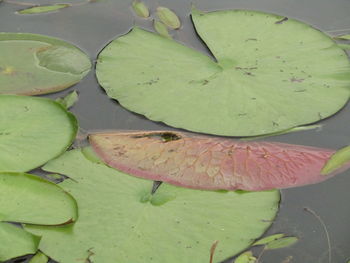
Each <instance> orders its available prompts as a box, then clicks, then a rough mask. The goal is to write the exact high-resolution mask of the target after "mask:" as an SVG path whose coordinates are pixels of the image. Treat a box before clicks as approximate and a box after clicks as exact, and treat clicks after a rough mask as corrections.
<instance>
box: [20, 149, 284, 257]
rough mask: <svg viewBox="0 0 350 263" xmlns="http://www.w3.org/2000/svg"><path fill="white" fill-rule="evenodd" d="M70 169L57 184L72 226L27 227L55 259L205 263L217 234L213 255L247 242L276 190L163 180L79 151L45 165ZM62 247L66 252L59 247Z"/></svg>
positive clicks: (270, 209)
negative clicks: (69, 203) (156, 183)
mask: <svg viewBox="0 0 350 263" xmlns="http://www.w3.org/2000/svg"><path fill="white" fill-rule="evenodd" d="M44 169H45V170H47V171H56V172H59V173H60V174H65V175H67V176H69V178H71V180H70V179H67V180H65V181H64V182H63V183H61V184H60V185H61V186H62V187H63V188H64V189H66V190H67V191H68V192H70V193H71V194H72V195H73V196H74V197H75V198H76V200H77V202H78V205H79V220H78V221H77V222H76V223H75V224H74V225H72V226H62V227H42V226H28V227H26V229H27V230H29V231H30V232H32V233H36V234H38V235H40V236H42V240H41V243H40V250H41V251H43V252H44V253H45V254H46V255H48V256H50V257H52V258H53V259H55V260H57V261H58V262H61V263H71V262H76V261H77V259H81V260H82V261H84V260H87V261H88V260H91V261H92V262H94V263H105V262H155V263H163V262H167V263H173V262H174V263H178V262H181V263H203V262H208V261H209V257H210V248H211V246H212V244H213V243H214V242H216V241H219V243H218V247H217V248H216V251H215V256H214V257H215V258H214V261H215V262H219V261H221V260H224V259H226V258H228V257H229V256H232V255H233V254H235V253H238V252H239V251H241V250H243V249H244V248H246V247H248V246H249V245H250V244H251V243H252V241H253V240H254V239H256V238H257V237H259V236H260V235H261V234H262V233H263V232H264V231H265V230H266V229H267V228H268V227H269V225H270V224H271V222H272V220H273V219H274V217H275V215H276V212H277V209H278V204H279V197H280V196H279V192H278V191H268V192H250V193H245V194H238V193H236V192H213V191H201V190H192V189H186V188H179V187H175V186H171V185H167V184H162V185H161V186H160V187H159V188H158V190H157V191H156V193H155V194H153V195H152V194H151V189H152V181H148V180H143V179H139V178H135V177H132V176H128V175H125V174H122V173H121V172H119V171H117V170H114V169H112V168H109V167H107V166H106V165H104V164H98V163H93V162H91V161H89V160H88V159H86V158H85V157H84V155H83V154H82V153H81V151H79V150H73V151H70V152H67V153H65V154H64V155H62V156H61V157H59V158H58V159H55V160H53V161H51V162H49V163H48V164H47V165H45V167H44ZM62 251H64V253H62Z"/></svg>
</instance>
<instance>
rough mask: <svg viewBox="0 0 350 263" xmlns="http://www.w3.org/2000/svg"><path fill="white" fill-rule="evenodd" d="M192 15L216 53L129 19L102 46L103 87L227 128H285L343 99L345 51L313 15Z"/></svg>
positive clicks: (348, 80) (168, 115) (156, 114)
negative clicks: (122, 31)
mask: <svg viewBox="0 0 350 263" xmlns="http://www.w3.org/2000/svg"><path fill="white" fill-rule="evenodd" d="M192 20H193V22H194V25H195V28H196V31H197V33H198V34H199V36H200V37H201V39H202V40H203V41H204V42H205V44H206V45H207V46H208V47H209V49H210V51H211V53H212V54H213V55H214V56H215V60H213V59H212V58H211V57H209V56H206V55H204V54H203V53H202V52H199V51H196V50H193V49H191V48H188V47H186V46H184V45H182V44H180V43H177V42H176V41H173V40H169V39H166V38H164V37H160V36H159V35H158V34H154V33H151V32H148V31H145V30H142V29H139V28H134V29H133V30H132V31H130V32H129V33H128V34H126V35H123V36H120V37H118V38H117V39H115V40H114V41H112V42H111V43H109V44H108V46H107V48H105V49H104V50H103V51H102V52H101V53H100V54H99V57H98V62H97V66H96V74H97V77H98V81H99V83H100V84H101V86H102V87H103V88H104V89H105V90H106V92H107V94H108V96H110V97H112V98H114V99H116V100H118V102H119V103H120V104H121V105H123V106H124V107H125V108H127V109H129V110H131V111H134V112H137V113H140V114H143V115H145V116H146V117H147V118H149V119H151V120H154V121H161V122H164V123H166V124H168V125H171V126H174V127H178V128H184V129H187V130H191V131H196V132H203V133H210V134H218V135H226V136H257V135H262V134H271V133H275V132H280V131H286V130H288V129H291V128H293V127H297V126H301V125H306V124H309V123H313V122H317V121H319V120H321V119H324V118H326V117H329V116H331V115H333V114H335V113H336V112H337V111H339V110H340V109H341V108H342V107H343V106H344V105H345V104H346V102H347V101H348V99H349V94H350V88H349V87H350V62H349V59H348V57H347V55H346V53H345V52H344V51H343V50H342V49H341V48H340V47H339V46H338V45H337V44H336V43H335V42H334V40H333V39H332V38H331V37H329V36H328V35H326V34H324V33H322V32H320V31H319V30H317V29H314V28H312V27H311V26H310V25H308V24H305V23H303V22H300V21H297V20H294V19H286V18H284V17H280V16H276V15H273V14H267V13H262V12H257V11H246V10H225V11H215V12H210V13H201V12H198V11H197V10H193V11H192ZM227 25H234V26H230V27H228V26H227ZM325 102H327V103H325Z"/></svg>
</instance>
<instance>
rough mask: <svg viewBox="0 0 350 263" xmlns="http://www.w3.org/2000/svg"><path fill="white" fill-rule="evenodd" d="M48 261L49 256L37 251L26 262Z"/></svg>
mask: <svg viewBox="0 0 350 263" xmlns="http://www.w3.org/2000/svg"><path fill="white" fill-rule="evenodd" d="M48 261H49V258H48V257H47V256H46V255H45V254H43V253H41V252H40V251H39V252H38V253H36V254H35V256H34V257H32V258H31V259H30V261H29V262H28V263H47V262H48Z"/></svg>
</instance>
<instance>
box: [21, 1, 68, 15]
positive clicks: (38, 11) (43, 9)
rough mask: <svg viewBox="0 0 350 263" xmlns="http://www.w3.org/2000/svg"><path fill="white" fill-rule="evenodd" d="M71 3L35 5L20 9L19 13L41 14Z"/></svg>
mask: <svg viewBox="0 0 350 263" xmlns="http://www.w3.org/2000/svg"><path fill="white" fill-rule="evenodd" d="M69 6H70V4H56V5H42V6H34V7H29V8H26V9H22V10H19V11H18V12H17V13H18V14H21V15H32V14H41V13H51V12H55V11H58V10H60V9H62V8H67V7H69Z"/></svg>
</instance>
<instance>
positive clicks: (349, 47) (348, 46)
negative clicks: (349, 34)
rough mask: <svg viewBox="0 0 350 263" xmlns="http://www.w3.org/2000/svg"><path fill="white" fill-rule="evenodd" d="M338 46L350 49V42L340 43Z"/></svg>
mask: <svg viewBox="0 0 350 263" xmlns="http://www.w3.org/2000/svg"><path fill="white" fill-rule="evenodd" d="M338 47H340V48H341V49H344V50H350V45H349V44H338Z"/></svg>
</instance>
